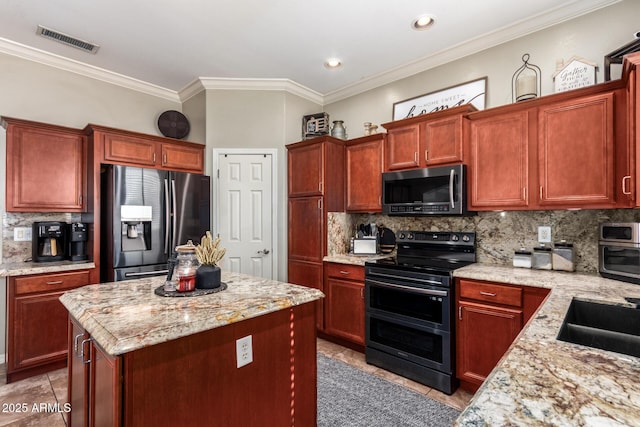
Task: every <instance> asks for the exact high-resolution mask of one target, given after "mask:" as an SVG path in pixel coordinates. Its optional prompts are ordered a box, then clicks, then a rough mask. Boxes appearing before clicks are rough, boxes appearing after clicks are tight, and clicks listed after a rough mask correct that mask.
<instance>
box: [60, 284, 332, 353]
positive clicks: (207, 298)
mask: <svg viewBox="0 0 640 427" xmlns="http://www.w3.org/2000/svg"><path fill="white" fill-rule="evenodd" d="M222 281H223V282H224V283H226V284H227V286H228V288H227V289H226V290H223V291H221V292H217V293H213V294H209V295H204V296H198V297H161V296H158V295H155V294H154V290H155V289H156V288H157V287H159V286H162V285H163V284H164V282H165V279H164V277H153V278H146V279H138V280H130V281H124V282H113V283H102V284H99V285H89V286H84V287H82V288H78V289H74V290H71V291H69V292H66V293H64V294H63V295H62V296H61V297H60V301H62V304H63V305H64V306H65V307H66V308H67V310H69V313H70V314H71V315H72V316H73V317H74V318H76V319H77V320H78V322H80V324H81V325H82V326H83V327H84V328H85V329H86V330H87V332H89V334H91V335H92V337H93V338H94V339H95V340H96V342H97V343H98V344H99V345H100V346H101V347H102V348H103V349H104V350H105V351H106V352H107V353H109V354H111V355H120V354H123V353H127V352H130V351H134V350H138V349H140V348H143V347H148V346H151V345H154V344H159V343H162V342H166V341H171V340H174V339H177V338H180V337H184V336H188V335H192V334H195V333H198V332H203V331H207V330H210V329H213V328H217V327H221V326H225V325H228V324H230V323H234V322H238V321H241V320H244V319H249V318H252V317H258V316H261V315H264V314H267V313H271V312H274V311H278V310H282V309H285V308H288V307H292V306H296V305H301V304H304V303H307V302H311V301H315V300H317V299H320V298H322V297H323V296H324V295H323V293H322V292H320V291H319V290H317V289H313V288H307V287H304V286H298V285H293V284H290V283H283V282H278V281H276V280H267V279H262V278H258V277H253V276H249V275H246V274H239V273H229V272H223V273H222Z"/></svg>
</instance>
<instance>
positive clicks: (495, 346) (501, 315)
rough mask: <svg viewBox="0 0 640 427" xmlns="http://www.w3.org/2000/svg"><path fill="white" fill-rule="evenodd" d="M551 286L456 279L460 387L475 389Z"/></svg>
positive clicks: (457, 366)
mask: <svg viewBox="0 0 640 427" xmlns="http://www.w3.org/2000/svg"><path fill="white" fill-rule="evenodd" d="M548 293H549V290H548V289H543V288H533V287H529V286H515V285H506V284H500V283H491V282H483V281H476V280H467V279H457V280H456V295H457V298H456V299H457V301H456V308H457V320H456V375H457V377H458V379H459V380H460V386H461V387H462V388H464V389H466V390H470V391H474V392H475V391H476V390H477V389H478V388H479V387H480V385H482V382H483V381H484V380H485V379H486V377H487V376H488V375H489V373H490V372H491V371H492V370H493V368H494V367H495V366H496V364H497V363H498V362H499V361H500V359H501V358H502V356H503V355H504V353H505V352H506V351H507V350H508V349H509V347H510V346H511V343H512V342H513V341H514V339H515V338H516V337H517V336H518V334H519V333H520V331H521V330H522V328H523V326H524V325H525V324H526V323H527V322H528V321H529V319H530V318H531V316H533V313H535V312H536V310H537V309H538V307H539V306H540V304H542V302H543V301H544V299H545V298H546V296H547V294H548Z"/></svg>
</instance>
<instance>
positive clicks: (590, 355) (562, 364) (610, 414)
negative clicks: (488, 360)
mask: <svg viewBox="0 0 640 427" xmlns="http://www.w3.org/2000/svg"><path fill="white" fill-rule="evenodd" d="M454 276H455V277H457V278H467V279H476V280H486V281H491V282H499V283H510V284H517V285H528V286H537V287H543V288H549V289H551V292H550V294H549V296H548V298H547V299H546V300H545V301H544V302H543V303H542V306H541V308H540V310H539V311H538V312H537V313H536V314H535V315H534V316H533V317H532V319H531V321H530V322H529V323H528V324H527V325H526V326H525V328H524V329H523V330H522V332H521V333H520V335H519V336H518V337H517V338H516V340H515V341H514V342H513V344H512V345H511V347H510V348H509V350H508V351H507V353H506V354H505V356H504V357H503V358H502V360H501V361H500V362H499V363H498V365H497V366H496V368H495V369H494V370H493V371H492V372H491V374H490V375H489V377H488V378H487V379H486V380H485V382H484V383H483V385H482V386H481V387H480V389H479V390H478V391H477V392H476V394H475V396H474V397H473V399H472V400H471V402H470V403H469V405H468V406H467V407H466V408H465V410H464V411H463V412H462V414H461V415H460V417H459V418H458V419H457V421H456V425H458V426H504V425H509V426H542V425H545V426H547V425H554V426H576V425H582V426H596V425H597V426H602V425H607V426H623V425H624V426H631V425H635V426H639V425H640V358H637V357H632V356H626V355H623V354H618V353H613V352H608V351H604V350H598V349H594V348H590V347H585V346H580V345H576V344H571V343H567V342H563V341H558V340H557V339H556V337H557V336H558V332H559V330H560V326H561V324H562V321H563V320H564V316H565V313H566V311H567V309H568V307H569V304H570V303H571V300H572V299H573V298H577V299H582V300H590V301H597V302H606V303H610V304H615V305H625V306H630V307H635V305H633V304H630V303H628V302H627V301H625V299H624V297H635V298H638V297H640V285H634V284H630V283H625V282H620V281H617V280H610V279H605V278H602V277H599V276H588V275H583V274H578V273H562V272H556V271H542V270H530V269H520V268H511V267H499V266H493V265H483V264H473V265H470V266H468V267H464V268H461V269H459V270H456V271H455V272H454Z"/></svg>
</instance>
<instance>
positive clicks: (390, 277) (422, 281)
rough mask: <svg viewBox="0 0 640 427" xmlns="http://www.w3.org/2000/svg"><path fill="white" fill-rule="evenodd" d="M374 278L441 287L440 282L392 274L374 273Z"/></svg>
mask: <svg viewBox="0 0 640 427" xmlns="http://www.w3.org/2000/svg"><path fill="white" fill-rule="evenodd" d="M376 276H380V277H388V278H389V279H399V280H413V281H415V282H420V283H428V284H429V285H436V286H442V282H440V281H438V280H429V279H419V278H417V277H406V276H396V275H394V274H382V273H376ZM369 280H371V279H369ZM376 283H384V282H376Z"/></svg>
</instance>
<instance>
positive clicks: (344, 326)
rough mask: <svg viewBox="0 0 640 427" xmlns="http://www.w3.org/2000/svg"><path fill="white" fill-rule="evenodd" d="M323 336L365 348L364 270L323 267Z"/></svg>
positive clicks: (355, 266) (360, 267) (336, 266)
mask: <svg viewBox="0 0 640 427" xmlns="http://www.w3.org/2000/svg"><path fill="white" fill-rule="evenodd" d="M324 289H325V295H326V297H325V299H326V301H325V333H327V334H329V335H333V336H336V337H338V338H342V339H345V340H348V341H350V342H352V343H354V344H357V345H361V346H364V343H365V329H364V309H365V307H364V267H362V266H357V265H347V264H338V263H325V268H324Z"/></svg>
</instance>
